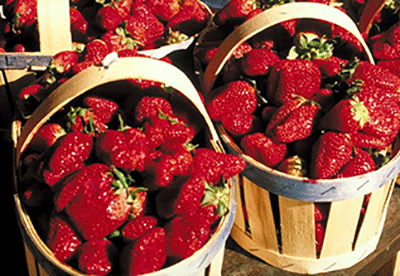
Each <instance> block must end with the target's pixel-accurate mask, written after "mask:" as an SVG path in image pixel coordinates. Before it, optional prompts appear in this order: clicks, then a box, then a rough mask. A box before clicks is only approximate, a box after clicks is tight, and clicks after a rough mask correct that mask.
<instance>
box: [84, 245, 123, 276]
mask: <svg viewBox="0 0 400 276" xmlns="http://www.w3.org/2000/svg"><path fill="white" fill-rule="evenodd" d="M117 254H118V249H117V247H116V246H115V245H114V244H113V243H112V242H111V241H109V240H107V239H94V240H89V241H86V242H85V243H83V244H82V245H81V246H80V247H79V256H78V267H79V269H80V270H81V271H82V272H84V273H86V274H90V275H107V274H109V273H110V272H111V271H112V270H113V268H114V265H115V262H116V258H117Z"/></svg>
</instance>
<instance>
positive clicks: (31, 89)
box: [18, 83, 45, 104]
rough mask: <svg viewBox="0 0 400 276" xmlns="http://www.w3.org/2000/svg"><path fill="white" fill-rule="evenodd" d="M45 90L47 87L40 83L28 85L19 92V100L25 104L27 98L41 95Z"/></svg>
mask: <svg viewBox="0 0 400 276" xmlns="http://www.w3.org/2000/svg"><path fill="white" fill-rule="evenodd" d="M44 90H45V88H44V87H43V86H42V85H41V84H39V83H35V84H31V85H28V86H26V87H24V88H22V89H21V91H20V92H19V95H18V97H19V102H21V104H23V102H24V101H26V100H27V99H29V97H32V96H35V95H39V94H41V93H42V92H43V91H44Z"/></svg>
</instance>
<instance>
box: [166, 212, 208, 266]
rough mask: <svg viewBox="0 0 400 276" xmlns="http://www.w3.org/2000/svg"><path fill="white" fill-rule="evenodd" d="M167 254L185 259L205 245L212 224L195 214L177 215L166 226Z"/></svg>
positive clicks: (178, 258) (177, 258) (174, 257)
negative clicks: (206, 222) (199, 218)
mask: <svg viewBox="0 0 400 276" xmlns="http://www.w3.org/2000/svg"><path fill="white" fill-rule="evenodd" d="M165 230H166V238H167V255H168V256H169V257H171V258H173V259H176V260H183V259H186V258H188V257H190V256H191V255H193V254H194V252H196V251H197V250H199V249H200V248H201V247H203V246H204V245H205V244H206V242H207V241H208V240H209V238H210V233H211V230H210V225H207V224H204V223H203V221H201V220H197V217H196V215H193V216H190V215H189V216H176V217H175V218H173V219H172V220H171V221H169V222H168V224H167V225H166V226H165Z"/></svg>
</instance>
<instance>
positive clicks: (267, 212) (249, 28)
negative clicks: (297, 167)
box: [202, 3, 400, 274]
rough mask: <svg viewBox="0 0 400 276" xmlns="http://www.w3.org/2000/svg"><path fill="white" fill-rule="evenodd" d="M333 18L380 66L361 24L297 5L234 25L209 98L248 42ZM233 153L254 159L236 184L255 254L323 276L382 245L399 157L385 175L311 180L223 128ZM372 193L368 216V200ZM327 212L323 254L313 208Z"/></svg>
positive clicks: (219, 55) (240, 220)
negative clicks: (277, 166)
mask: <svg viewBox="0 0 400 276" xmlns="http://www.w3.org/2000/svg"><path fill="white" fill-rule="evenodd" d="M294 18H299V19H301V18H307V19H318V20H324V21H328V22H331V23H334V24H337V25H339V26H341V27H343V28H345V29H347V30H348V31H349V32H351V33H352V34H353V35H354V36H355V37H356V38H358V40H359V41H360V43H361V45H362V46H363V48H364V50H365V54H366V57H367V58H368V59H369V61H370V62H371V63H374V59H373V57H372V54H371V53H370V51H369V49H368V47H367V45H366V44H365V42H364V40H363V38H362V36H361V34H360V32H359V31H358V28H357V26H356V25H355V24H354V22H353V21H352V20H351V19H350V18H349V17H348V16H347V15H345V14H344V13H343V12H341V11H340V10H338V9H336V8H333V7H330V6H328V5H323V4H317V3H291V4H285V5H282V6H279V7H274V8H271V9H268V10H265V11H264V12H262V13H261V14H259V15H257V16H255V17H253V18H252V19H250V20H248V21H246V22H245V23H243V24H242V25H240V26H238V27H237V28H235V30H234V31H233V32H232V33H230V34H229V35H228V36H227V37H226V38H225V40H223V41H222V43H221V44H220V46H219V48H218V51H217V52H216V54H215V56H214V57H213V58H212V59H211V61H210V63H209V64H208V66H207V67H206V70H205V72H204V74H203V75H202V80H203V85H204V87H203V88H204V93H205V95H207V93H208V92H209V91H211V89H212V88H213V85H214V82H215V81H216V79H217V76H218V74H219V72H220V71H221V69H222V68H223V66H224V64H225V63H226V61H227V60H228V59H229V57H230V56H231V54H232V53H233V51H234V50H235V49H236V48H237V47H238V46H239V45H240V44H241V43H242V42H244V41H246V40H247V39H249V38H250V37H252V36H253V35H255V34H257V33H259V32H261V31H263V30H266V29H267V28H269V27H271V26H273V25H275V24H277V23H279V22H283V21H286V20H289V19H294ZM217 130H218V132H219V134H220V137H221V140H222V141H223V143H224V145H225V148H226V150H227V152H229V153H234V154H237V155H239V156H241V157H242V158H244V159H245V160H246V162H247V167H246V169H245V171H244V172H243V173H242V174H241V178H240V181H239V182H238V183H237V184H236V190H237V192H236V202H237V211H236V217H235V222H234V225H233V228H232V233H231V236H232V238H233V239H234V240H235V241H236V242H237V243H238V244H239V245H240V246H241V247H242V248H244V249H245V250H246V251H248V252H249V253H250V254H252V255H254V256H256V257H258V258H260V259H262V260H264V261H265V262H267V263H269V264H271V265H273V266H276V267H278V268H281V269H283V270H286V271H290V272H296V273H307V274H316V273H324V272H328V271H334V270H338V269H344V268H348V267H350V266H352V265H354V264H356V263H357V262H359V261H361V260H362V259H363V258H365V257H366V256H368V255H369V254H370V253H371V252H373V251H374V250H375V248H376V245H377V243H378V240H379V238H380V235H381V231H382V227H383V224H384V221H385V216H386V211H387V207H388V203H389V200H390V197H391V192H392V189H393V186H394V179H395V178H396V176H397V174H398V173H399V168H400V154H399V153H398V154H397V155H396V157H394V158H393V159H392V160H391V161H390V162H389V163H387V164H386V165H384V166H383V167H381V168H380V169H379V170H377V171H374V172H371V173H368V174H365V175H360V176H356V177H351V178H344V179H332V180H317V181H316V180H311V179H308V178H300V177H295V176H290V175H288V174H285V173H281V172H278V171H276V170H273V169H271V168H268V167H266V166H265V165H263V164H261V163H259V162H257V161H256V160H254V159H253V158H251V157H249V156H247V155H245V154H244V153H243V151H242V150H241V149H240V148H239V147H238V146H237V145H236V144H235V142H234V141H233V140H232V139H231V137H229V135H228V134H227V132H226V131H225V130H224V128H223V127H222V126H221V125H219V124H218V125H217ZM367 194H371V198H370V201H369V205H368V207H367V209H366V212H365V214H364V215H363V216H362V215H361V211H362V208H363V202H364V198H365V196H366V195H367ZM316 203H322V204H324V206H325V207H326V208H327V209H328V210H329V213H328V214H327V221H326V228H325V235H324V241H323V245H322V249H321V252H320V253H317V250H316V244H315V241H316V234H315V232H316V228H315V227H316V226H315V218H314V208H315V204H316Z"/></svg>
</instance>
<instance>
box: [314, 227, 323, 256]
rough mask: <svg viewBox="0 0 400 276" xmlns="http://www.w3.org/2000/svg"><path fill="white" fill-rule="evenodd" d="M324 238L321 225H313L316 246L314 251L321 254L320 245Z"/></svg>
mask: <svg viewBox="0 0 400 276" xmlns="http://www.w3.org/2000/svg"><path fill="white" fill-rule="evenodd" d="M324 236H325V228H324V226H323V225H322V224H321V223H316V224H315V244H316V251H317V252H321V250H322V243H323V241H324Z"/></svg>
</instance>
